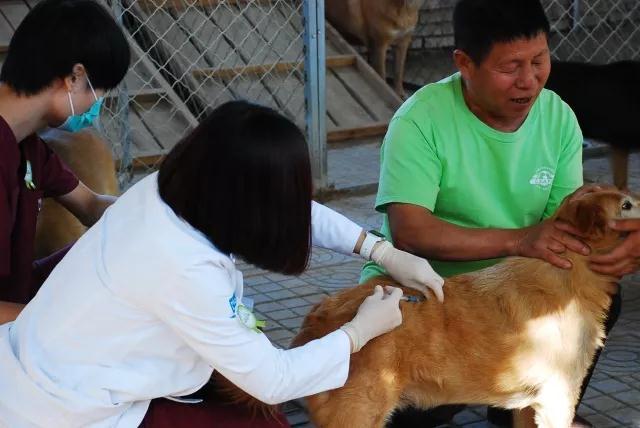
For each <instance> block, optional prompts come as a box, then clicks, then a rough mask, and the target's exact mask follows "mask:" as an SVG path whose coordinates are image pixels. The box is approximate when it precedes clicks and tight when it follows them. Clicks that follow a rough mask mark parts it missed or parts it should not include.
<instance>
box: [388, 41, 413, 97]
mask: <svg viewBox="0 0 640 428" xmlns="http://www.w3.org/2000/svg"><path fill="white" fill-rule="evenodd" d="M412 39H413V37H412V34H407V35H406V36H404V37H403V38H401V39H400V40H398V43H397V44H396V49H395V62H394V72H395V75H394V78H393V86H394V89H395V91H396V93H397V94H398V95H399V96H400V97H401V98H403V99H404V98H405V93H404V86H403V83H404V69H405V66H406V63H407V51H408V50H409V46H410V45H411V40H412Z"/></svg>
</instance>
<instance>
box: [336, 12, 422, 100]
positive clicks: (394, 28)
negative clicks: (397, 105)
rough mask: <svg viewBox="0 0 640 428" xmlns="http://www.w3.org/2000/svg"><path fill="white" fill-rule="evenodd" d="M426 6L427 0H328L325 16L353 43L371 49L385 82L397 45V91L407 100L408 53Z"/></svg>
mask: <svg viewBox="0 0 640 428" xmlns="http://www.w3.org/2000/svg"><path fill="white" fill-rule="evenodd" d="M423 3H424V0H326V1H325V14H326V16H327V19H328V20H329V22H330V23H331V24H332V25H333V26H334V27H335V28H336V30H338V31H339V32H340V33H342V34H343V35H344V36H345V37H346V38H347V39H348V40H349V41H355V42H358V43H361V44H363V45H365V46H366V47H367V48H368V50H369V63H370V64H371V66H372V67H373V68H374V69H375V70H376V72H377V73H378V74H379V75H380V76H381V77H382V79H383V80H386V78H387V72H386V58H387V50H388V49H389V47H390V46H391V45H395V47H396V50H395V77H394V79H393V83H394V89H395V91H396V93H398V95H400V96H401V97H404V88H403V86H402V82H403V79H404V68H405V61H406V58H407V51H408V49H409V45H411V38H412V36H413V31H414V29H415V27H416V24H417V23H418V14H419V12H420V7H421V6H422V4H423Z"/></svg>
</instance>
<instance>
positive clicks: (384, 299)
mask: <svg viewBox="0 0 640 428" xmlns="http://www.w3.org/2000/svg"><path fill="white" fill-rule="evenodd" d="M401 297H402V290H401V289H400V288H397V287H389V286H387V287H385V289H384V290H383V289H382V287H381V286H380V285H376V288H375V290H374V291H373V294H372V295H371V296H369V297H367V298H366V299H364V302H362V304H361V305H360V307H359V308H358V313H357V314H356V316H355V317H354V318H353V319H352V320H351V321H349V322H348V323H346V324H345V325H343V326H342V327H340V329H341V330H343V331H344V332H345V333H347V335H348V336H349V338H350V339H351V345H352V347H351V352H352V353H353V352H358V351H359V350H360V349H362V347H363V346H364V345H365V344H366V343H367V342H368V341H370V340H371V339H373V338H374V337H377V336H380V335H381V334H384V333H387V332H389V331H391V330H393V329H394V328H396V327H397V326H399V325H400V324H401V323H402V312H400V298H401Z"/></svg>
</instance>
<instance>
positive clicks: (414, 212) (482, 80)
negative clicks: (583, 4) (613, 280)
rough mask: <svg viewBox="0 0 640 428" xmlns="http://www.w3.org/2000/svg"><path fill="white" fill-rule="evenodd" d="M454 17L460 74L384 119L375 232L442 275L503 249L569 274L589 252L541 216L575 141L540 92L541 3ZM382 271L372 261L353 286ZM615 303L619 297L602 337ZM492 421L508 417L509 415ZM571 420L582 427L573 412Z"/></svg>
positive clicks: (495, 5) (570, 168) (483, 3)
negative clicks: (578, 256)
mask: <svg viewBox="0 0 640 428" xmlns="http://www.w3.org/2000/svg"><path fill="white" fill-rule="evenodd" d="M453 21H454V32H455V45H456V49H455V52H454V61H455V64H456V66H457V68H458V70H459V72H458V73H456V74H454V75H453V76H450V77H448V78H446V79H444V80H442V81H440V82H437V83H434V84H430V85H427V86H425V87H424V88H422V89H421V90H419V91H418V92H416V93H415V94H414V95H413V96H412V97H411V98H409V99H408V100H407V101H406V102H405V103H404V104H403V105H402V107H401V108H400V109H399V110H398V112H397V113H396V114H395V116H394V117H393V119H392V121H391V123H390V124H389V130H388V132H387V135H386V137H385V139H384V143H383V145H382V149H381V172H380V187H379V189H378V195H377V199H376V209H377V210H378V211H379V212H381V213H383V215H384V220H383V225H382V230H381V232H382V233H383V234H384V235H385V236H386V237H387V238H388V239H392V240H393V241H394V243H395V245H396V246H397V247H399V248H402V249H404V250H407V251H410V252H413V253H414V254H417V255H420V256H423V257H425V258H427V259H429V261H430V263H431V264H432V266H433V268H434V269H435V270H436V271H437V272H438V273H439V274H441V275H442V276H445V277H446V276H451V275H455V274H459V273H464V272H469V271H474V270H477V269H481V268H483V267H486V266H489V265H491V264H494V263H496V262H497V261H499V260H500V258H503V257H506V256H523V257H535V258H539V259H543V260H546V261H548V262H549V263H552V264H554V265H556V266H558V267H561V268H565V269H570V268H571V263H570V262H569V261H568V260H567V259H566V258H564V257H563V256H562V254H563V252H565V251H566V250H567V249H569V250H572V251H576V252H582V253H584V254H589V251H590V250H589V247H588V246H587V245H586V244H584V243H583V242H582V241H580V240H579V239H578V238H577V237H576V234H577V233H576V231H575V230H573V229H572V227H571V226H570V225H568V224H564V223H559V222H553V221H551V220H550V219H549V217H550V216H551V215H552V214H553V213H554V211H555V210H556V209H557V208H558V206H559V205H560V203H561V202H562V200H563V199H564V198H565V197H566V196H568V195H570V194H572V193H573V192H575V191H576V190H577V189H579V188H580V187H581V186H582V140H583V138H582V133H581V131H580V127H579V126H578V122H577V120H576V117H575V115H574V113H573V111H572V110H571V109H570V108H569V106H568V105H567V104H565V103H564V102H563V101H562V100H561V99H560V97H558V95H556V94H555V93H553V92H551V91H548V90H546V89H543V88H544V85H545V83H546V81H547V78H548V76H549V72H550V68H551V65H550V53H549V47H548V44H547V36H548V34H549V22H548V20H547V18H546V16H545V13H544V9H543V8H542V6H541V4H540V2H539V0H521V1H513V0H460V1H459V2H458V3H457V5H456V8H455V11H454V19H453ZM584 191H588V189H581V190H580V192H584ZM634 263H635V264H634V265H633V269H637V261H636V262H634ZM627 267H629V266H627ZM599 268H600V269H611V268H612V266H611V265H609V266H602V265H600V266H599ZM595 269H598V267H596V268H595ZM595 269H594V270H595ZM607 273H611V271H610V270H609V271H608V272H607ZM624 273H628V270H627V271H624V272H623V271H620V270H619V271H618V274H620V275H622V274H624ZM381 274H384V271H383V270H382V269H381V268H380V267H378V266H376V265H375V264H371V263H369V264H367V265H366V266H365V268H364V269H363V272H362V277H361V281H366V280H368V279H370V278H372V277H374V276H377V275H381ZM444 304H445V305H446V290H445V303H444ZM619 310H620V297H619V295H617V296H615V297H614V300H613V304H612V307H611V309H610V313H609V319H608V322H607V332H608V331H609V330H610V328H611V327H612V326H613V324H614V323H615V321H616V319H617V317H618V314H619ZM425 328H428V326H426V327H425ZM461 352H464V351H463V350H461ZM597 357H598V356H596V360H597ZM590 377H591V373H589V374H588V376H587V377H586V379H585V384H584V385H583V392H584V388H585V387H586V385H587V384H588V381H589V378H590ZM489 417H490V420H491V421H492V422H494V423H495V422H498V423H501V425H508V424H509V416H508V414H506V413H505V412H499V411H497V410H491V411H490V412H489ZM413 419H414V420H416V419H417V420H416V424H415V425H414V424H411V423H409V422H408V421H407V420H406V419H403V412H400V414H399V415H398V416H396V417H394V421H395V423H394V422H392V426H403V427H409V426H427V425H425V424H424V421H422V420H420V418H419V417H418V418H416V417H415V415H414V417H413ZM400 421H402V422H400ZM574 426H590V425H589V423H588V422H587V421H584V420H582V419H581V418H576V421H574Z"/></svg>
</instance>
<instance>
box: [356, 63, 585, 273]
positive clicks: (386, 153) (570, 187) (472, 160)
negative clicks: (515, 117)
mask: <svg viewBox="0 0 640 428" xmlns="http://www.w3.org/2000/svg"><path fill="white" fill-rule="evenodd" d="M380 161H381V166H380V185H379V188H378V196H377V198H376V210H378V211H379V212H381V213H383V215H384V219H383V224H382V229H381V232H382V233H383V234H384V235H385V236H386V237H387V239H390V237H391V233H390V231H389V221H388V218H387V215H386V213H385V211H386V207H387V205H388V204H391V203H395V202H397V203H407V204H414V205H419V206H422V207H425V208H427V209H429V210H430V211H431V212H433V214H434V215H435V216H437V217H438V218H440V219H442V220H445V221H447V222H450V223H453V224H456V225H459V226H462V227H468V228H522V227H526V226H530V225H533V224H537V223H539V222H540V221H542V220H543V219H544V218H546V217H548V216H550V215H551V214H553V212H554V211H555V210H556V208H558V206H559V205H560V203H561V202H562V200H563V199H564V197H565V196H567V195H568V194H570V193H571V192H573V191H574V190H575V189H577V188H578V187H580V186H581V185H582V133H581V131H580V127H579V126H578V122H577V120H576V117H575V115H574V113H573V111H572V110H571V109H570V108H569V106H568V105H567V104H566V103H564V102H563V101H562V100H561V99H560V97H559V96H558V95H556V94H555V93H554V92H552V91H549V90H546V89H544V90H543V91H542V92H541V93H540V96H539V97H538V99H537V100H536V102H535V103H534V105H533V107H532V108H531V111H530V112H529V115H528V116H527V119H526V120H525V121H524V123H523V124H522V126H521V127H520V128H519V129H518V130H517V131H515V132H509V133H507V132H500V131H497V130H495V129H493V128H491V127H490V126H488V125H487V124H485V123H484V122H482V121H481V120H480V119H478V118H477V117H476V116H475V115H474V114H473V113H472V112H471V111H470V110H469V108H468V107H467V105H466V103H465V101H464V98H463V95H462V87H461V78H460V75H459V74H458V73H457V74H454V75H453V76H450V77H448V78H446V79H444V80H442V81H440V82H437V83H434V84H430V85H427V86H425V87H424V88H422V89H420V90H419V91H418V92H416V93H415V94H414V95H413V96H412V97H411V98H409V99H408V100H407V101H406V102H405V103H404V104H403V105H402V106H401V107H400V109H399V110H398V111H397V112H396V114H395V115H394V117H393V119H392V120H391V123H390V124H389V130H388V132H387V135H386V136H385V138H384V142H383V145H382V148H381V154H380ZM426 233H428V231H427V232H426ZM498 261H499V259H491V260H481V261H471V262H446V261H437V260H429V262H430V263H431V265H432V266H433V268H434V269H435V270H436V271H437V272H438V273H439V274H440V275H442V276H445V277H448V276H452V275H456V274H459V273H464V272H470V271H474V270H478V269H482V268H484V267H487V266H490V265H492V264H494V263H497V262H498ZM381 274H384V271H383V270H382V269H381V268H380V267H379V266H377V265H376V264H374V263H367V264H366V265H365V267H364V269H363V272H362V276H361V278H360V280H361V281H366V280H368V279H370V278H371V277H372V276H376V275H381Z"/></svg>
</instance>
